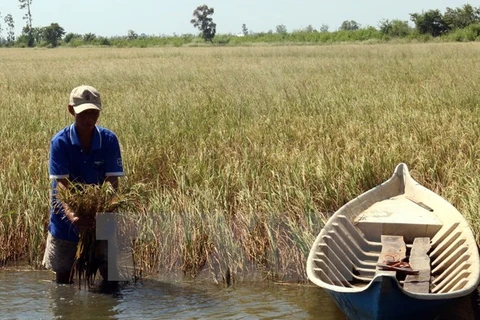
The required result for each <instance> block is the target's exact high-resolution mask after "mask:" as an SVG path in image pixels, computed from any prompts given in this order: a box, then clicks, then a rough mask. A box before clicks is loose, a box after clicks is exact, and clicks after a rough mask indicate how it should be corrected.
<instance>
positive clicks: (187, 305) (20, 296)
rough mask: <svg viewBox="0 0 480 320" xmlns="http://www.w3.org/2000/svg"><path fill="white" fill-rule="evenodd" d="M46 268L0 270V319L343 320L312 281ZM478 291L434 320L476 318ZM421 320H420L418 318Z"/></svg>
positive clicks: (450, 306)
mask: <svg viewBox="0 0 480 320" xmlns="http://www.w3.org/2000/svg"><path fill="white" fill-rule="evenodd" d="M52 278H53V277H52V274H51V273H50V272H46V271H12V270H9V271H5V270H0V283H1V290H0V310H2V312H1V314H0V319H76V320H83V319H320V320H345V316H344V315H343V314H342V313H341V312H340V310H339V309H338V308H337V307H336V305H335V304H334V303H333V302H332V300H331V299H330V297H329V296H328V295H327V294H326V293H325V292H324V291H323V290H321V289H320V288H317V287H315V286H313V285H294V284H271V283H270V284H268V283H256V282H255V283H253V282H251V283H241V284H237V285H235V286H233V287H230V288H225V287H223V286H217V285H214V284H209V283H205V282H203V283H199V282H178V281H170V280H169V281H164V280H162V279H147V280H144V281H142V282H140V283H136V284H129V285H127V286H123V287H120V288H119V289H118V290H116V291H113V292H109V293H100V292H94V291H88V290H85V289H82V290H79V289H78V288H77V287H76V286H72V285H70V286H65V285H56V284H55V283H53V282H52V281H51V280H52ZM477 297H478V295H472V296H470V297H467V298H463V299H460V300H459V301H457V302H455V303H454V304H451V305H446V306H445V308H444V309H443V310H441V312H440V317H438V318H437V320H447V319H448V320H450V319H461V320H473V319H478V314H479V313H478V309H479V308H478V300H477ZM422 320H423V319H422Z"/></svg>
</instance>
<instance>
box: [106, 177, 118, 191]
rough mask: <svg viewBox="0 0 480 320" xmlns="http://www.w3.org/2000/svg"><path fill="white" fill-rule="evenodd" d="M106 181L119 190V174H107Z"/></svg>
mask: <svg viewBox="0 0 480 320" xmlns="http://www.w3.org/2000/svg"><path fill="white" fill-rule="evenodd" d="M105 182H108V183H111V184H112V187H113V188H114V189H115V190H118V177H117V176H107V177H105Z"/></svg>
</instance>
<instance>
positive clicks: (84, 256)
mask: <svg viewBox="0 0 480 320" xmlns="http://www.w3.org/2000/svg"><path fill="white" fill-rule="evenodd" d="M70 186H71V187H70V189H67V188H59V189H58V199H59V200H60V201H62V202H63V203H64V204H66V205H67V206H68V207H69V208H70V209H71V210H72V211H73V212H74V213H75V216H76V217H78V218H80V219H82V218H90V219H91V220H92V221H95V217H96V215H97V213H101V212H118V211H119V210H122V211H125V212H126V213H130V214H132V213H135V212H138V211H139V210H142V208H143V207H142V201H141V200H142V189H143V186H144V185H143V184H135V185H133V186H132V187H130V188H128V189H119V190H115V188H114V187H113V186H112V185H111V184H110V183H104V184H101V185H95V184H88V185H87V184H78V183H70ZM95 227H96V226H95V222H94V224H93V226H79V227H78V231H79V242H78V245H77V252H76V255H75V262H74V264H73V268H72V272H71V278H72V279H73V276H74V275H75V273H76V274H77V276H78V279H79V287H80V286H81V280H82V279H84V282H85V284H86V285H88V286H90V285H92V284H93V281H94V279H95V275H96V273H97V271H98V268H99V267H100V264H101V263H102V258H103V257H102V255H103V254H105V252H104V250H102V247H101V245H100V242H99V241H96V229H95Z"/></svg>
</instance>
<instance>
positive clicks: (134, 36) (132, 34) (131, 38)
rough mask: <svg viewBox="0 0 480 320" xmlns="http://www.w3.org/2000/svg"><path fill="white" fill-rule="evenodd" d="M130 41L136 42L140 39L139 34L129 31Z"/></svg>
mask: <svg viewBox="0 0 480 320" xmlns="http://www.w3.org/2000/svg"><path fill="white" fill-rule="evenodd" d="M127 38H128V40H135V39H137V38H138V33H136V32H135V31H133V30H128V35H127Z"/></svg>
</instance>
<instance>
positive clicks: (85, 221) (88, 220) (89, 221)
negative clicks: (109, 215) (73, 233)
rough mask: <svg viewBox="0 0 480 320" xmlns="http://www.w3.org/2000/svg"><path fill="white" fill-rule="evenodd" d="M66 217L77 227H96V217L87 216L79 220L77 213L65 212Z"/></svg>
mask: <svg viewBox="0 0 480 320" xmlns="http://www.w3.org/2000/svg"><path fill="white" fill-rule="evenodd" d="M65 216H66V217H67V219H68V220H70V222H71V223H73V224H74V225H75V226H76V227H93V226H94V225H95V217H89V216H85V217H82V218H79V217H77V216H75V213H74V212H72V211H69V212H65Z"/></svg>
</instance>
